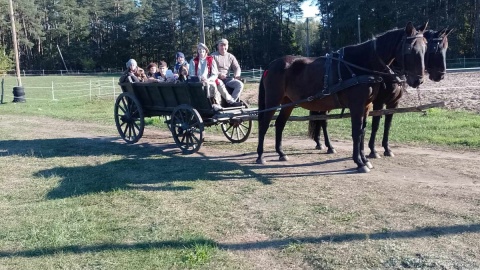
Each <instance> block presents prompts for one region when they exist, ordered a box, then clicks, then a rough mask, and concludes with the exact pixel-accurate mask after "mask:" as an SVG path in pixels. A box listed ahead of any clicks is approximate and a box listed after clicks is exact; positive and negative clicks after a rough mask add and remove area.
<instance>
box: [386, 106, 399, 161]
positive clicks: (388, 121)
mask: <svg viewBox="0 0 480 270" xmlns="http://www.w3.org/2000/svg"><path fill="white" fill-rule="evenodd" d="M396 107H397V106H395V107H393V108H396ZM392 119H393V114H388V115H386V116H385V126H384V128H383V140H382V146H383V148H384V149H385V152H384V153H383V155H384V156H386V157H394V156H395V155H394V154H393V152H392V150H390V147H389V145H388V136H389V135H390V127H391V126H392Z"/></svg>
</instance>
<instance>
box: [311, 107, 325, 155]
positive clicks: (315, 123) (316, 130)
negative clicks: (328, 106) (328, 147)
mask: <svg viewBox="0 0 480 270" xmlns="http://www.w3.org/2000/svg"><path fill="white" fill-rule="evenodd" d="M322 113H324V112H316V111H310V115H322ZM321 121H322V120H310V121H308V136H309V137H310V138H312V139H313V140H314V141H315V144H316V145H315V149H318V150H323V146H322V142H320V128H321V127H323V125H322V123H321Z"/></svg>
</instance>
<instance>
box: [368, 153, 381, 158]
mask: <svg viewBox="0 0 480 270" xmlns="http://www.w3.org/2000/svg"><path fill="white" fill-rule="evenodd" d="M368 157H369V158H382V157H381V156H380V155H379V154H378V153H377V152H371V153H370V155H368Z"/></svg>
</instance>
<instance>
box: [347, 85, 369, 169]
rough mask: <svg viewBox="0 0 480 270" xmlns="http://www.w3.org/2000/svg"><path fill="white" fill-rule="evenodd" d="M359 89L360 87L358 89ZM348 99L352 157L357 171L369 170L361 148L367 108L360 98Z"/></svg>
mask: <svg viewBox="0 0 480 270" xmlns="http://www.w3.org/2000/svg"><path fill="white" fill-rule="evenodd" d="M359 90H360V89H359ZM353 98H354V97H351V98H350V99H349V102H351V103H350V105H349V109H350V115H351V118H350V120H351V123H352V141H353V155H352V159H353V161H354V162H355V164H357V171H358V172H360V173H367V172H370V168H368V167H367V164H365V163H367V162H368V160H367V157H365V154H364V150H363V137H364V136H365V126H366V117H367V115H366V114H367V110H366V109H365V107H364V105H363V104H364V103H363V104H362V103H361V102H362V100H359V99H358V98H357V99H355V100H354V99H353Z"/></svg>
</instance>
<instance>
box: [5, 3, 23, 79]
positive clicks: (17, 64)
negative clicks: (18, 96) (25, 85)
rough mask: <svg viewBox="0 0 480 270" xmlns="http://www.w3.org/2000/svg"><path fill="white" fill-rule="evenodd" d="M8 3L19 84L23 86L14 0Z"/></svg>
mask: <svg viewBox="0 0 480 270" xmlns="http://www.w3.org/2000/svg"><path fill="white" fill-rule="evenodd" d="M8 3H9V4H10V21H11V22H12V41H13V49H14V52H15V66H16V73H17V85H18V86H22V79H21V77H20V62H19V60H18V43H17V30H15V17H14V16H13V3H12V0H9V1H8Z"/></svg>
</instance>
